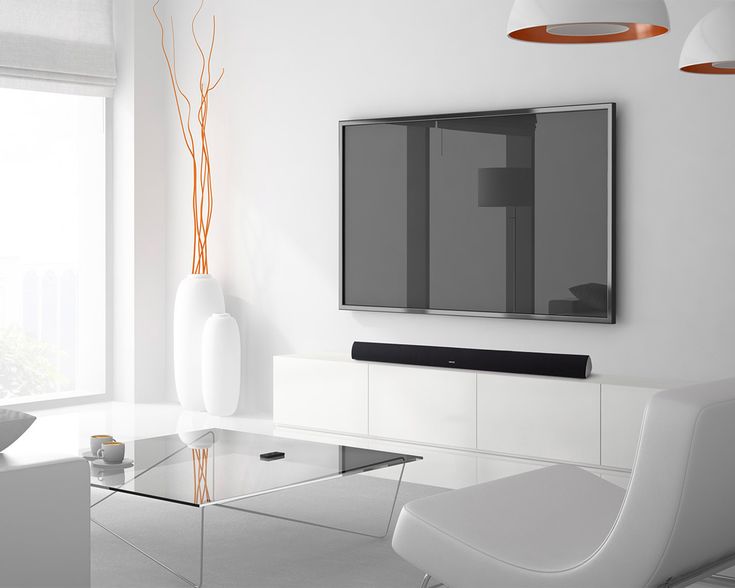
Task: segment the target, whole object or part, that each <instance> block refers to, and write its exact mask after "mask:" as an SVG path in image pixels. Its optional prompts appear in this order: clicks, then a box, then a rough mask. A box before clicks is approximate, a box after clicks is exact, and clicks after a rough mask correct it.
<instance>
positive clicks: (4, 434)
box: [0, 408, 36, 453]
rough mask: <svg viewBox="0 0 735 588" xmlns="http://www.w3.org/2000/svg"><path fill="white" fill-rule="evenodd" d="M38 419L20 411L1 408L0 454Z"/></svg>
mask: <svg viewBox="0 0 735 588" xmlns="http://www.w3.org/2000/svg"><path fill="white" fill-rule="evenodd" d="M35 420H36V417H34V416H33V415H30V414H26V413H25V412H20V411H19V410H10V409H8V408H0V453H2V452H3V451H5V450H6V449H7V448H8V447H10V446H11V445H12V444H13V443H15V441H16V440H17V439H18V438H19V437H20V436H21V435H22V434H23V433H25V432H26V430H28V427H30V426H31V425H32V424H33V421H35Z"/></svg>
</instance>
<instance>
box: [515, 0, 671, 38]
mask: <svg viewBox="0 0 735 588" xmlns="http://www.w3.org/2000/svg"><path fill="white" fill-rule="evenodd" d="M668 30H669V13H668V10H667V9H666V4H665V3H664V0H515V3H514V4H513V8H512V10H511V13H510V18H509V19H508V36H509V37H511V38H513V39H518V40H520V41H532V42H536V43H611V42H614V41H634V40H636V39H647V38H650V37H657V36H658V35H663V34H664V33H666V32H668Z"/></svg>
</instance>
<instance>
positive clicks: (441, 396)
mask: <svg viewBox="0 0 735 588" xmlns="http://www.w3.org/2000/svg"><path fill="white" fill-rule="evenodd" d="M476 378H477V376H476V374H475V373H474V372H465V371H460V370H446V369H433V368H422V367H417V368H413V367H404V366H393V365H380V364H370V435H375V436H376V437H387V438H391V439H403V440H406V441H415V442H418V443H430V444H433V445H445V446H449V447H463V448H474V447H475V442H476V428H475V427H476V415H477V413H476V406H475V402H476V393H475V386H476Z"/></svg>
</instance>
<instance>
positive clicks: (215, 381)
mask: <svg viewBox="0 0 735 588" xmlns="http://www.w3.org/2000/svg"><path fill="white" fill-rule="evenodd" d="M202 395H203V396H204V406H205V408H206V409H207V412H208V413H210V414H214V415H217V416H229V415H231V414H233V413H234V412H235V411H236V410H237V403H238V402H239V400H240V329H238V327H237V321H236V320H235V319H234V318H233V317H232V316H230V315H229V314H226V313H219V314H213V315H212V316H210V317H209V319H207V322H206V323H205V324H204V331H203V333H202Z"/></svg>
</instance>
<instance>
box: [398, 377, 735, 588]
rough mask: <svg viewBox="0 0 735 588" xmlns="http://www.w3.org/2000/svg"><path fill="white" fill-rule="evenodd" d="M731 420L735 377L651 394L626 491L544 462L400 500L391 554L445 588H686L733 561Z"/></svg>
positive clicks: (579, 471) (734, 520)
mask: <svg viewBox="0 0 735 588" xmlns="http://www.w3.org/2000/svg"><path fill="white" fill-rule="evenodd" d="M733 422H735V379H729V380H724V381H721V382H714V383H707V384H699V385H696V386H690V387H685V388H679V389H673V390H667V391H663V392H660V393H658V394H656V395H654V396H653V397H652V399H651V401H650V404H649V406H648V409H647V411H646V416H645V424H644V428H643V432H642V437H641V442H640V445H639V448H638V453H637V457H636V459H635V465H634V468H633V475H632V479H631V483H630V486H629V490H628V491H627V493H626V492H625V491H624V490H622V489H620V488H618V487H617V486H615V485H613V484H610V483H608V482H606V481H604V480H602V479H601V478H600V477H598V476H596V475H594V474H591V473H589V472H586V471H585V470H583V469H581V468H579V467H575V466H568V465H560V466H552V467H548V468H544V469H541V470H536V471H533V472H530V473H525V474H520V475H518V476H513V477H510V478H504V479H502V480H499V481H496V482H490V483H487V484H480V485H476V486H471V487H468V488H463V489H461V490H453V491H450V492H446V493H441V494H437V495H433V496H430V497H428V498H423V499H419V500H416V501H413V502H410V503H408V504H407V505H406V506H405V507H404V509H403V510H402V512H401V514H400V516H399V519H398V523H397V525H396V530H395V533H394V536H393V547H394V549H395V550H396V552H397V553H398V554H399V555H401V556H402V557H404V558H405V559H407V560H408V561H409V562H411V563H413V564H414V565H415V566H417V567H418V568H420V569H422V570H425V571H427V572H428V574H430V575H431V577H432V578H434V579H436V580H439V581H441V582H443V583H445V584H446V585H447V586H451V587H452V588H463V587H464V588H474V587H477V586H504V587H507V588H514V587H516V588H520V587H523V588H533V587H535V586H538V587H543V588H554V587H559V588H562V587H563V588H575V587H579V588H589V587H590V586H595V587H597V588H606V587H608V588H619V587H621V586H626V587H630V588H638V587H640V588H644V587H658V586H667V587H668V586H672V587H673V586H688V585H690V584H692V583H694V582H696V581H698V580H700V579H703V578H706V577H708V576H710V575H712V574H713V573H716V572H718V571H719V570H722V569H724V568H726V567H727V566H728V565H731V564H732V563H733V561H735V452H734V451H733V450H732V448H733V447H735V427H733ZM428 580H429V577H428V576H427V578H425V581H424V585H427V584H428Z"/></svg>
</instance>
